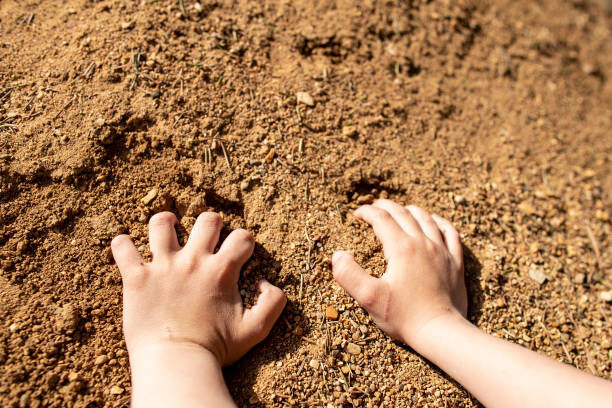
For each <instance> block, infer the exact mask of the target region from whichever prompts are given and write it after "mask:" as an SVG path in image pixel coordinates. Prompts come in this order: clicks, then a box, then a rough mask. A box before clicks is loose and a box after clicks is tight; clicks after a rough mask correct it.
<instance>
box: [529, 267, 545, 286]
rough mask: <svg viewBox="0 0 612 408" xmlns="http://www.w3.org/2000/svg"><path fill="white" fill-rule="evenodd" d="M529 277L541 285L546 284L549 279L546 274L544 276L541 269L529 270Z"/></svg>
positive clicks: (533, 268)
mask: <svg viewBox="0 0 612 408" xmlns="http://www.w3.org/2000/svg"><path fill="white" fill-rule="evenodd" d="M529 277H530V278H531V279H533V280H534V281H536V282H538V283H539V284H540V285H541V284H543V283H544V282H546V279H548V278H547V276H546V274H544V272H542V270H541V269H539V268H535V267H532V268H531V269H529Z"/></svg>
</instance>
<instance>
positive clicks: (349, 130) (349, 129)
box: [342, 126, 358, 138]
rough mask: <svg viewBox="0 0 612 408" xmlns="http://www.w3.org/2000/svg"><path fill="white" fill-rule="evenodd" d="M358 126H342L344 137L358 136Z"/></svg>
mask: <svg viewBox="0 0 612 408" xmlns="http://www.w3.org/2000/svg"><path fill="white" fill-rule="evenodd" d="M357 134H358V132H357V127H356V126H345V127H343V128H342V135H343V136H344V137H350V138H354V137H357Z"/></svg>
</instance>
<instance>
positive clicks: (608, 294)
mask: <svg viewBox="0 0 612 408" xmlns="http://www.w3.org/2000/svg"><path fill="white" fill-rule="evenodd" d="M599 298H600V299H601V300H603V301H604V302H612V290H606V291H604V292H600V293H599Z"/></svg>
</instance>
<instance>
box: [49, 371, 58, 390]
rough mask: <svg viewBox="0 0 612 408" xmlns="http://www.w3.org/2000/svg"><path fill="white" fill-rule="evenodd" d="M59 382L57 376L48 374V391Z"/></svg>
mask: <svg viewBox="0 0 612 408" xmlns="http://www.w3.org/2000/svg"><path fill="white" fill-rule="evenodd" d="M59 380H60V378H59V375H57V374H56V373H51V374H49V376H48V377H47V386H48V387H49V389H53V388H55V386H56V385H57V383H58V382H59Z"/></svg>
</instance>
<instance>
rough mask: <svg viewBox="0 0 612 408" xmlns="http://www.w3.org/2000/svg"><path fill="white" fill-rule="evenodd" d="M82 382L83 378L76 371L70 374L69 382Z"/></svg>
mask: <svg viewBox="0 0 612 408" xmlns="http://www.w3.org/2000/svg"><path fill="white" fill-rule="evenodd" d="M80 380H81V376H80V375H79V373H75V372H74V371H72V372H71V373H70V374H68V381H70V382H75V381H80Z"/></svg>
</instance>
